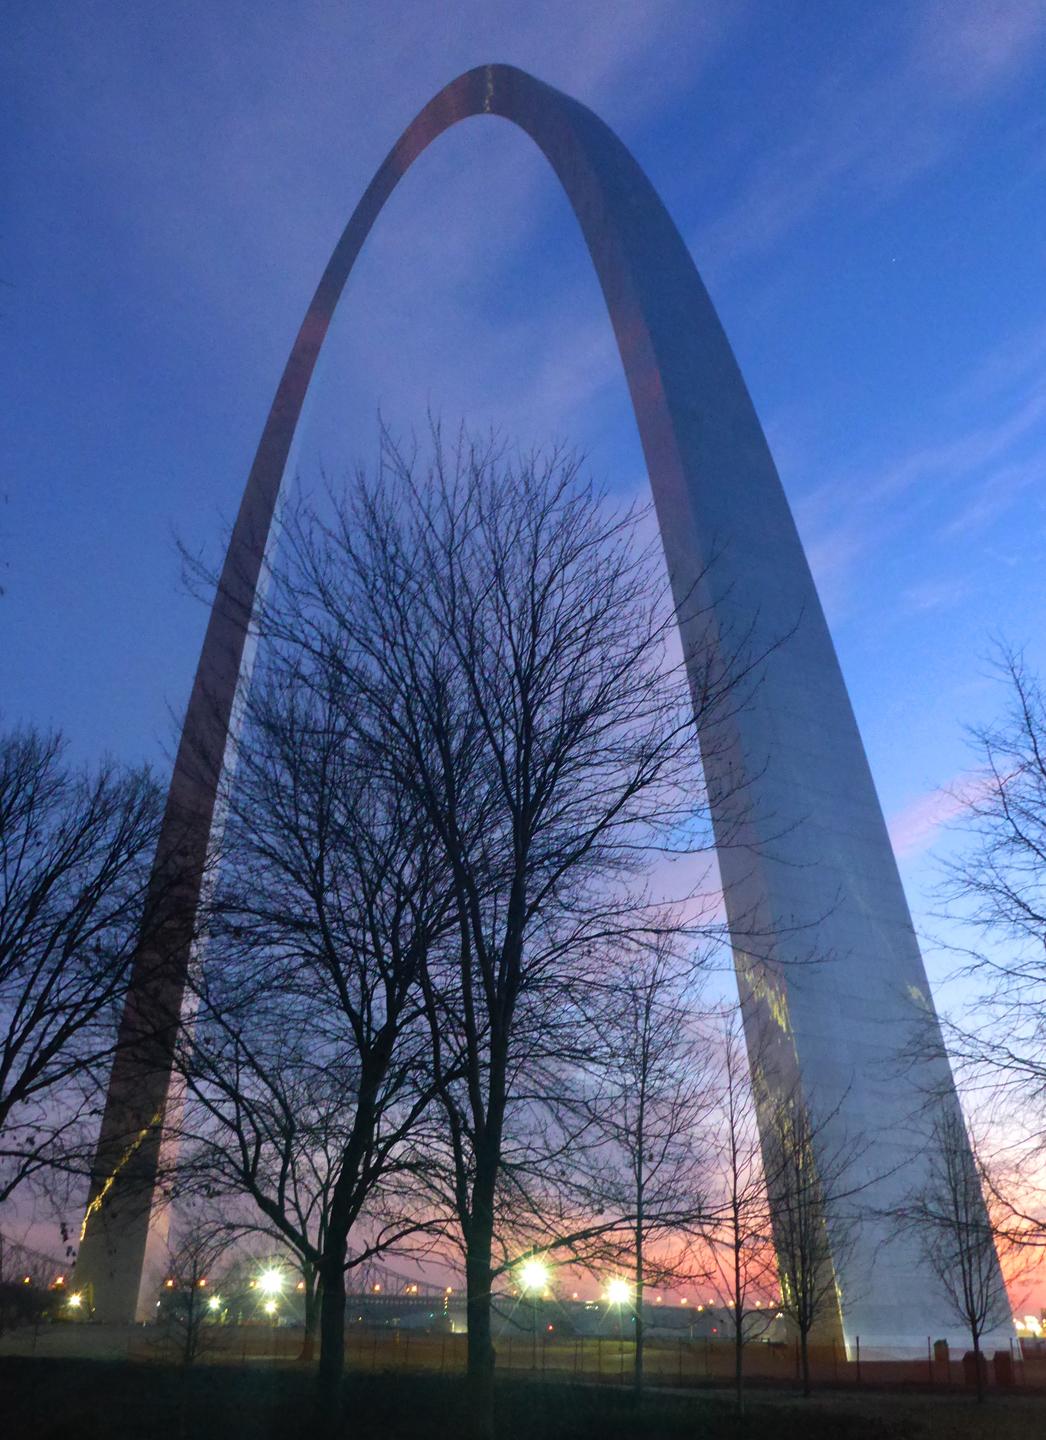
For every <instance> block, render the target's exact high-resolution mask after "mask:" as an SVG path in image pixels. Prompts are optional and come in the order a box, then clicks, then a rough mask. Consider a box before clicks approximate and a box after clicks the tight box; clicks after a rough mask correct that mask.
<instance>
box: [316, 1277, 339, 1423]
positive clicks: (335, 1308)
mask: <svg viewBox="0 0 1046 1440" xmlns="http://www.w3.org/2000/svg"><path fill="white" fill-rule="evenodd" d="M319 1308H320V1365H319V1370H318V1371H317V1375H316V1404H317V1411H318V1415H319V1420H320V1425H321V1434H322V1433H323V1429H324V1428H325V1429H326V1431H327V1433H333V1431H334V1430H335V1428H336V1427H337V1425H338V1422H339V1421H340V1419H341V1406H342V1386H343V1381H344V1378H345V1255H344V1250H342V1252H341V1253H337V1254H334V1255H330V1256H325V1257H324V1264H323V1271H322V1276H321V1287H320V1307H319Z"/></svg>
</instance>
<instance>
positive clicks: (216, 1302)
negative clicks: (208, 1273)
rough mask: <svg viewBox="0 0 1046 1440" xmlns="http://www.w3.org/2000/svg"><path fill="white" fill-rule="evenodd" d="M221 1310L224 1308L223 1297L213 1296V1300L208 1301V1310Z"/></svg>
mask: <svg viewBox="0 0 1046 1440" xmlns="http://www.w3.org/2000/svg"><path fill="white" fill-rule="evenodd" d="M221 1308H222V1297H221V1296H220V1295H212V1296H211V1298H210V1299H209V1300H208V1301H207V1309H208V1310H220V1309H221Z"/></svg>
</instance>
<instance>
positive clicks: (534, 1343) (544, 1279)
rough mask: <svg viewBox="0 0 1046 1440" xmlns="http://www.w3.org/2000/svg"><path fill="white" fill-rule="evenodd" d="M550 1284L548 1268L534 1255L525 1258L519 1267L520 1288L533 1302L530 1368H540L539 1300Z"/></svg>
mask: <svg viewBox="0 0 1046 1440" xmlns="http://www.w3.org/2000/svg"><path fill="white" fill-rule="evenodd" d="M547 1285H548V1268H547V1266H545V1265H542V1263H541V1261H540V1260H536V1259H534V1258H533V1256H532V1257H531V1258H530V1259H529V1260H524V1261H523V1264H522V1265H521V1266H520V1268H519V1288H520V1289H521V1290H522V1292H523V1294H524V1295H529V1296H530V1302H531V1327H532V1328H531V1349H530V1368H531V1369H532V1370H536V1369H537V1368H538V1300H539V1299H540V1298H541V1296H542V1295H543V1293H544V1291H545V1288H546V1287H547Z"/></svg>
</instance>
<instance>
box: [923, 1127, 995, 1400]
mask: <svg viewBox="0 0 1046 1440" xmlns="http://www.w3.org/2000/svg"><path fill="white" fill-rule="evenodd" d="M989 1198H990V1197H988V1196H986V1195H985V1187H984V1184H983V1182H982V1174H981V1169H980V1165H979V1162H978V1160H977V1158H976V1156H975V1153H974V1151H973V1149H972V1148H971V1145H970V1141H969V1139H968V1136H967V1132H966V1125H965V1124H964V1122H963V1118H962V1116H961V1114H960V1113H959V1111H958V1110H957V1109H956V1108H955V1107H954V1106H948V1107H947V1108H945V1107H944V1106H943V1105H942V1106H941V1108H940V1109H939V1110H938V1113H937V1114H936V1116H935V1117H934V1122H933V1128H932V1131H931V1134H930V1138H929V1172H928V1179H927V1183H926V1186H925V1188H924V1189H923V1190H922V1191H920V1192H919V1193H918V1194H917V1195H915V1196H913V1197H912V1199H911V1201H910V1202H909V1204H908V1205H907V1206H906V1207H905V1208H904V1209H903V1211H902V1212H901V1216H900V1218H901V1220H902V1223H904V1224H906V1225H908V1226H909V1227H911V1228H913V1229H914V1230H915V1231H916V1233H917V1235H918V1237H919V1240H920V1243H921V1247H922V1250H923V1253H924V1255H925V1256H926V1260H927V1263H928V1264H929V1266H930V1268H931V1269H932V1271H933V1273H934V1274H935V1275H936V1276H937V1278H938V1280H939V1281H940V1282H941V1286H942V1288H943V1290H944V1293H945V1294H946V1295H947V1297H948V1299H949V1301H950V1303H951V1307H952V1311H953V1313H954V1315H955V1318H956V1319H957V1320H960V1321H961V1322H962V1323H963V1324H964V1325H965V1327H966V1329H967V1330H968V1331H969V1335H970V1343H971V1346H972V1349H973V1354H974V1362H975V1367H976V1374H977V1399H978V1400H979V1401H982V1400H983V1399H984V1376H983V1373H982V1365H983V1362H982V1358H981V1340H982V1338H983V1336H984V1334H985V1333H986V1331H989V1330H991V1329H993V1328H998V1327H1000V1326H1005V1325H1006V1324H1007V1321H1008V1318H1009V1306H1008V1303H1007V1296H1006V1285H1005V1282H1004V1280H1003V1276H1002V1268H1001V1266H1000V1263H999V1255H998V1251H997V1249H996V1232H995V1227H994V1226H993V1225H992V1222H991V1215H990V1209H989V1205H988V1203H987V1202H988V1200H989Z"/></svg>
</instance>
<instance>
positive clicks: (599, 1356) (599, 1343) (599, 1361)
mask: <svg viewBox="0 0 1046 1440" xmlns="http://www.w3.org/2000/svg"><path fill="white" fill-rule="evenodd" d="M596 1375H597V1376H598V1377H599V1379H600V1380H602V1378H603V1337H602V1335H597V1336H596Z"/></svg>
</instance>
